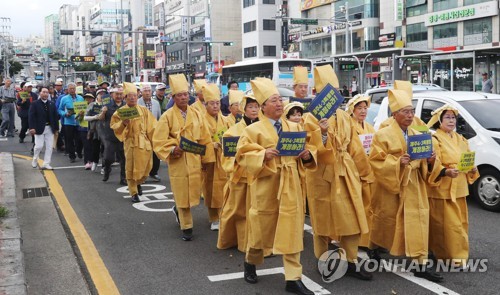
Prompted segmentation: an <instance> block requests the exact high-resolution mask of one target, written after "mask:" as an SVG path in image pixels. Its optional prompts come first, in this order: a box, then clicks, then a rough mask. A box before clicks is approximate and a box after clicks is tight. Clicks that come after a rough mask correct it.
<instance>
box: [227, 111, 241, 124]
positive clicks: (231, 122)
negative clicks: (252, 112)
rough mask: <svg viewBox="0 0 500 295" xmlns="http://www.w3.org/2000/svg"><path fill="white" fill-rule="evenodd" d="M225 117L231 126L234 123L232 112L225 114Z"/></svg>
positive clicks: (234, 118)
mask: <svg viewBox="0 0 500 295" xmlns="http://www.w3.org/2000/svg"><path fill="white" fill-rule="evenodd" d="M226 119H227V121H228V122H229V126H233V125H234V124H236V123H237V122H236V117H235V116H234V115H233V114H229V115H227V116H226ZM241 120H243V118H241Z"/></svg>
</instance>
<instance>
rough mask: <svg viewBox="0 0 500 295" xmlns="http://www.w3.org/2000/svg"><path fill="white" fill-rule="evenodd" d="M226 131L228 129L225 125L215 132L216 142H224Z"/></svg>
mask: <svg viewBox="0 0 500 295" xmlns="http://www.w3.org/2000/svg"><path fill="white" fill-rule="evenodd" d="M226 131H227V128H225V127H223V128H221V129H219V130H218V131H217V132H215V134H214V136H213V140H214V141H215V142H222V136H223V135H224V133H225V132H226Z"/></svg>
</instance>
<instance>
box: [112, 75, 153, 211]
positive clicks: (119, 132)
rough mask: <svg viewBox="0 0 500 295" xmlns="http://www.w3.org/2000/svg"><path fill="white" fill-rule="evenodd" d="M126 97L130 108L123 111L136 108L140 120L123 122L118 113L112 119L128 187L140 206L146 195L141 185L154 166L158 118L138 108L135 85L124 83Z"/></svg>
mask: <svg viewBox="0 0 500 295" xmlns="http://www.w3.org/2000/svg"><path fill="white" fill-rule="evenodd" d="M123 95H124V96H125V101H126V105H124V106H123V107H122V108H124V109H128V108H136V109H137V112H138V113H139V117H136V118H133V119H121V118H120V115H119V113H118V112H115V113H114V114H113V116H112V117H111V129H113V131H114V132H115V135H116V138H118V140H119V141H121V142H123V148H124V152H125V173H126V178H127V186H128V190H129V194H130V196H132V202H133V203H137V202H140V199H139V196H140V195H142V187H141V184H142V183H144V181H145V180H146V178H147V177H148V175H149V171H151V167H152V164H153V163H152V162H153V161H152V153H153V145H152V139H153V132H154V129H155V126H156V119H155V118H154V116H153V115H152V114H151V112H149V110H148V109H147V108H145V107H143V106H140V105H137V88H136V87H135V85H134V84H132V83H128V82H124V83H123Z"/></svg>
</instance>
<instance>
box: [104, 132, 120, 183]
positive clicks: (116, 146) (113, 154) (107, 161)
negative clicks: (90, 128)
mask: <svg viewBox="0 0 500 295" xmlns="http://www.w3.org/2000/svg"><path fill="white" fill-rule="evenodd" d="M103 143H104V161H103V163H104V173H110V172H111V164H113V163H114V162H115V160H118V162H120V178H121V179H125V152H124V150H123V143H121V142H114V141H110V140H104V141H103Z"/></svg>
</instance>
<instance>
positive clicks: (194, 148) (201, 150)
mask: <svg viewBox="0 0 500 295" xmlns="http://www.w3.org/2000/svg"><path fill="white" fill-rule="evenodd" d="M179 147H180V148H181V150H183V151H185V152H187V153H193V154H198V155H202V156H204V155H205V151H206V149H207V147H206V146H204V145H201V144H199V143H196V142H194V141H191V140H189V139H186V138H185V137H183V136H181V141H180V143H179Z"/></svg>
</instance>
